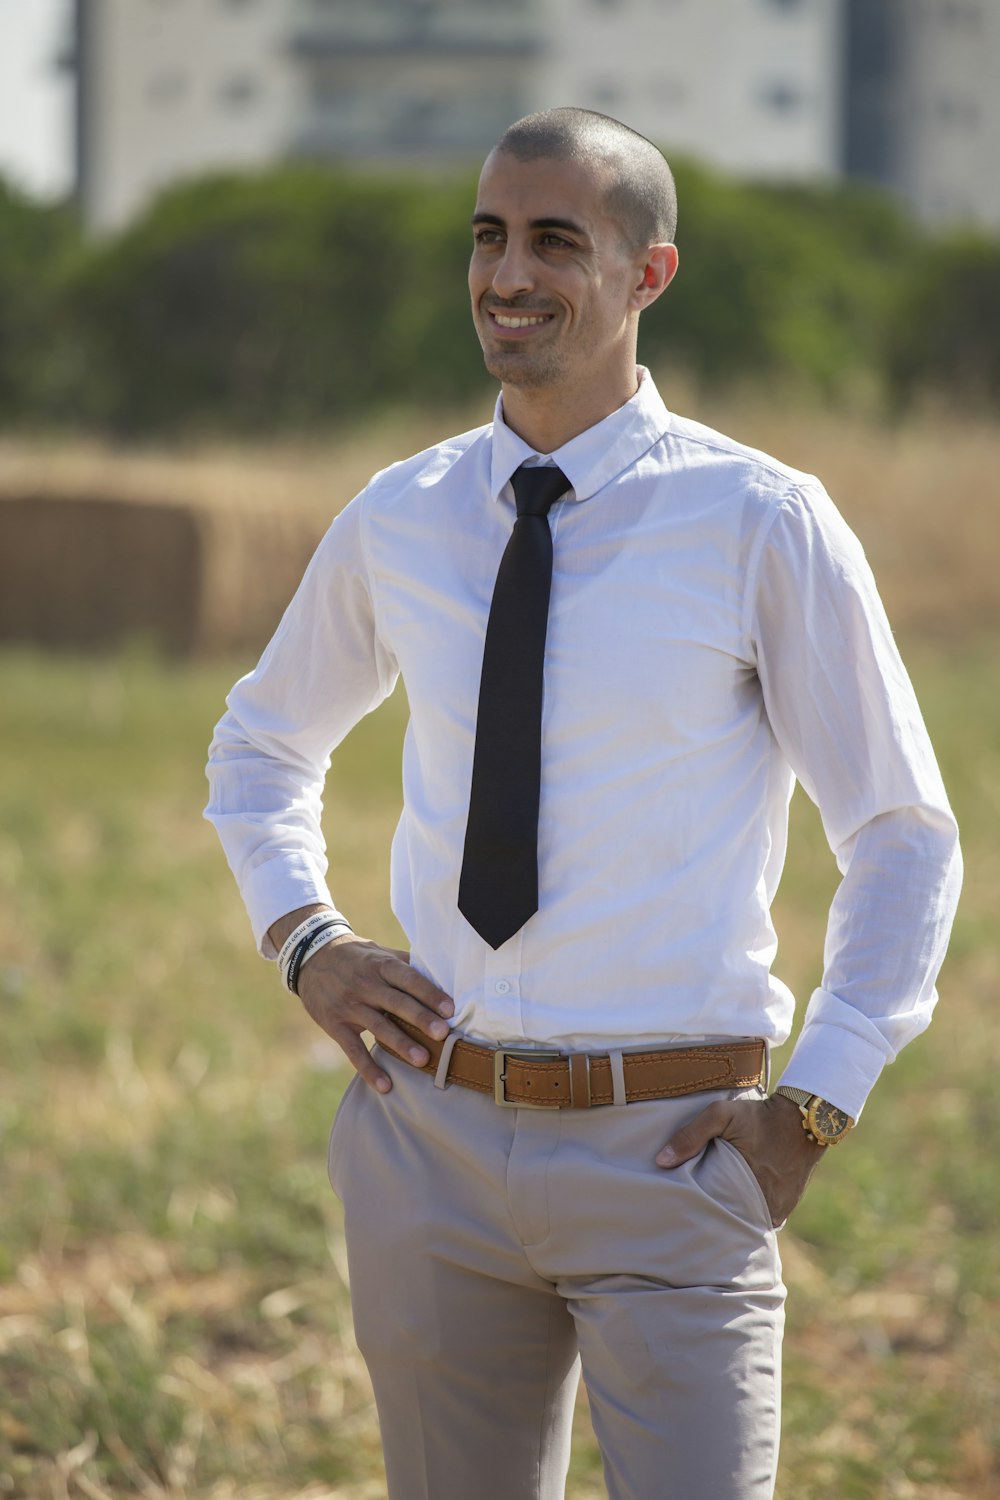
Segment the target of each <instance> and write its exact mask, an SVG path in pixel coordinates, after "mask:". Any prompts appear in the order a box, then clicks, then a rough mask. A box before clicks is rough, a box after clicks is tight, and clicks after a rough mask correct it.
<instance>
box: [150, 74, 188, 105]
mask: <svg viewBox="0 0 1000 1500" xmlns="http://www.w3.org/2000/svg"><path fill="white" fill-rule="evenodd" d="M186 92H187V79H186V78H185V77H184V74H183V73H181V72H178V70H177V69H176V68H172V69H171V70H170V71H169V72H165V73H154V75H153V77H152V78H151V79H150V80H149V83H148V85H147V87H146V95H147V97H148V99H149V101H150V103H151V104H163V105H168V104H176V103H177V101H178V100H179V99H182V98H183V97H184V95H185V94H186Z"/></svg>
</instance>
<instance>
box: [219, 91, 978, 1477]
mask: <svg viewBox="0 0 1000 1500" xmlns="http://www.w3.org/2000/svg"><path fill="white" fill-rule="evenodd" d="M675 216H676V210H675V199H674V190H673V182H672V179H671V176H670V172H669V169H668V168H667V165H666V163H665V162H664V161H663V158H662V157H661V156H660V154H659V152H658V151H656V149H655V148H654V147H653V146H652V145H651V144H650V143H649V142H648V141H646V140H645V139H644V138H642V137H641V136H637V135H636V134H635V133H634V132H632V131H630V130H629V129H628V128H627V127H626V126H624V125H621V124H619V123H618V122H616V121H613V120H609V119H607V118H606V117H604V116H601V115H595V114H592V113H589V112H586V111H582V110H574V109H560V110H554V111H548V112H545V113H543V114H540V115H534V116H529V117H528V118H527V119H525V120H522V121H519V122H518V123H517V124H515V125H513V126H512V127H511V128H510V129H509V130H508V131H507V132H506V133H505V135H504V136H503V137H502V138H501V140H500V142H499V144H498V145H497V147H496V149H495V150H494V151H493V152H492V153H491V155H490V156H489V158H488V159H487V162H486V165H485V167H484V169H483V173H482V177H481V180H480V184H479V194H478V199H477V203H476V209H475V214H474V217H473V233H474V245H473V251H472V259H471V264H470V270H469V285H470V290H471V296H472V312H473V319H474V322H475V327H476V332H477V333H478V336H479V338H480V341H481V343H482V346H483V352H484V357H485V361H486V365H487V368H488V369H489V370H490V372H491V373H492V374H493V375H495V376H496V377H497V378H498V379H499V380H500V382H501V387H502V390H501V396H500V399H499V401H498V404H497V410H496V416H495V420H494V422H493V423H492V424H491V425H489V426H487V427H483V428H480V429H478V430H476V431H474V432H469V433H465V434H463V435H462V436H460V437H457V438H453V439H451V440H450V441H447V442H444V443H442V444H440V445H439V446H437V447H435V448H433V449H431V450H429V451H428V452H426V453H422V454H419V455H418V456H417V457H415V458H413V459H410V460H408V461H406V462H404V463H401V464H397V465H395V466H393V467H392V468H390V469H388V470H386V471H384V472H383V473H382V474H379V475H377V476H376V477H375V479H373V480H372V482H371V484H370V485H369V486H368V488H367V489H366V490H365V491H364V492H363V493H362V494H361V495H360V496H359V497H358V498H357V499H356V500H355V501H354V502H352V504H351V505H349V506H348V507H347V508H346V510H345V511H344V512H343V513H342V514H341V515H340V516H338V517H337V519H336V520H335V521H334V523H333V525H332V527H331V528H330V531H329V533H328V534H327V537H326V539H325V540H324V542H323V543H322V544H321V546H320V548H319V550H318V552H317V554H316V557H315V558H314V560H313V562H312V564H311V565H310V568H309V569H308V571H307V573H306V576H305V578H304V580H303V583H302V585H301V588H300V589H299V592H298V593H297V595H296V597H295V599H294V601H293V602H292V604H291V606H290V608H289V610H288V612H287V613H286V615H285V618H284V619H283V621H282V623H281V625H280V627H279V629H278V631H277V634H276V635H275V637H274V639H273V641H272V642H271V644H270V646H269V647H268V649H267V651H266V653H265V655H264V657H263V659H262V661H261V662H260V664H259V666H258V668H257V669H256V671H255V672H253V673H251V674H250V675H249V676H248V677H246V678H244V679H243V680H242V681H241V682H240V683H238V684H237V686H236V688H235V689H234V691H233V693H232V694H231V696H230V699H229V712H228V713H227V715H226V716H225V718H224V719H223V720H222V722H221V723H220V725H219V727H218V730H217V733H216V739H215V742H214V745H213V749H212V752H211V760H210V767H209V774H210V779H211V783H212V800H211V803H210V805H209V808H208V813H207V815H208V816H209V817H210V818H211V819H212V820H213V821H214V822H215V824H216V826H217V827H218V829H219V832H220V834H221V836H222V839H223V843H224V844H225V847H226V850H227V854H228V857H229V859H230V862H231V864H232V866H233V869H234V871H235V873H236V875H237V878H238V879H239V881H240V885H241V888H242V891H243V895H244V898H245V900H246V902H247V906H248V909H249V912H250V915H251V919H252V922H253V926H254V929H255V932H256V935H257V939H258V942H259V944H260V948H261V951H262V952H263V953H264V954H265V956H268V957H272V958H273V957H274V956H275V955H276V954H277V955H278V956H279V959H280V962H281V966H282V970H283V972H284V973H285V977H286V980H287V981H288V982H289V984H290V986H291V987H292V988H297V990H298V992H299V994H300V995H301V998H302V1001H303V1003H304V1005H305V1007H306V1009H307V1010H308V1012H309V1014H310V1015H311V1016H312V1017H313V1018H314V1019H315V1020H316V1021H317V1022H318V1024H319V1025H320V1026H321V1027H322V1028H323V1029H324V1030H325V1031H326V1032H327V1033H328V1034H329V1035H330V1036H331V1037H333V1039H334V1040H335V1041H336V1042H338V1043H339V1044H340V1046H341V1047H342V1048H343V1050H344V1052H345V1053H346V1055H347V1057H348V1059H349V1060H350V1062H351V1063H352V1065H353V1066H354V1068H355V1069H356V1077H355V1079H354V1080H353V1081H352V1084H351V1085H350V1087H349V1089H348V1091H347V1094H346V1096H345V1099H344V1102H343V1104H342V1106H341V1109H340V1111H339V1112H338V1116H337V1120H336V1122H335V1126H334V1129H333V1132H332V1134H331V1141H330V1173H331V1180H332V1181H333V1182H334V1184H335V1186H336V1189H337V1191H338V1192H339V1194H340V1196H341V1197H342V1199H343V1202H344V1210H345V1230H346V1235H347V1244H348V1254H349V1260H350V1268H351V1286H352V1298H353V1303H354V1313H355V1323H356V1328H357V1334H358V1341H359V1345H360V1347H361V1349H362V1352H363V1354H364V1356H365V1358H366V1360H367V1363H368V1366H369V1370H370V1372H371V1376H372V1382H373V1386H374V1389H375V1395H376V1400H377V1404H378V1410H379V1418H380V1423H381V1427H382V1436H383V1444H384V1448H385V1458H386V1469H387V1475H388V1484H389V1493H390V1495H391V1496H392V1497H393V1500H415V1497H432V1500H469V1497H471V1496H474V1495H475V1496H477V1497H481V1500H493V1497H496V1500H521V1497H529V1496H530V1497H544V1500H552V1497H556V1496H559V1495H561V1494H562V1492H563V1485H564V1480H565V1472H566V1463H567V1457H568V1443H569V1427H570V1419H571V1413H572V1405H573V1397H574V1391H575V1387H576V1380H577V1371H578V1368H579V1361H580V1360H582V1366H583V1374H584V1378H585V1380H586V1383H587V1387H588V1394H589V1399H590V1405H591V1411H592V1416H593V1422H594V1428H595V1431H596V1434H597V1438H598V1441H599V1443H600V1445H601V1449H602V1453H603V1457H604V1464H605V1474H606V1478H607V1484H608V1489H609V1493H610V1494H611V1495H612V1496H613V1497H616V1500H624V1497H628V1500H652V1497H662V1496H673V1497H680V1500H737V1497H738V1500H748V1497H754V1500H758V1497H763V1496H766V1495H770V1494H771V1493H772V1492H773V1484H774V1469H775V1464H776V1457H777V1444H778V1427H779V1347H780V1338H781V1326H782V1315H783V1298H784V1288H783V1286H782V1284H781V1275H780V1264H779V1259H778V1253H777V1248H776V1243H775V1227H776V1226H779V1225H780V1224H781V1223H782V1221H783V1220H784V1219H785V1218H786V1217H787V1215H788V1214H789V1213H790V1212H791V1210H792V1209H793V1208H794V1206H795V1204H796V1202H797V1201H798V1199H799V1198H800V1196H801V1194H802V1192H803V1189H804V1188H805V1185H806V1182H807V1179H808V1178H809V1175H810V1173H811V1172H812V1171H813V1169H814V1167H815V1166H816V1164H817V1163H818V1162H819V1160H820V1159H821V1158H822V1156H823V1154H824V1151H825V1150H827V1149H828V1143H831V1142H835V1141H837V1140H838V1139H839V1138H840V1137H842V1136H843V1135H844V1134H846V1132H847V1130H848V1129H849V1128H850V1126H851V1124H852V1123H853V1121H854V1120H855V1119H856V1118H857V1116H858V1115H859V1114H860V1112H861V1108H862V1105H863V1103H864V1101H865V1098H866V1096H867V1094H868V1092H869V1090H870V1088H871V1086H872V1084H873V1083H874V1082H875V1080H876V1078H877V1076H878V1074H879V1072H880V1070H881V1068H882V1066H883V1065H884V1064H885V1063H886V1062H888V1061H891V1060H892V1058H893V1057H894V1055H895V1053H896V1051H897V1050H898V1049H899V1047H900V1046H902V1045H903V1044H904V1043H905V1042H906V1041H907V1040H908V1039H910V1038H911V1037H912V1036H913V1035H915V1034H916V1033H917V1032H918V1031H920V1030H921V1029H922V1028H923V1027H924V1026H925V1025H926V1023H927V1022H928V1020H929V1017H930V1012H931V1009H932V1006H933V1003H934V998H935V995H934V981H935V977H936V973H937V970H938V967H939V965H940V962H941V959H942V956H943V952H944V947H945V943H946V940H947V933H948V929H949V926H950V921H951V917H952V913H953V909H954V904H955V900H956V897H957V890H958V884H959V878H960V876H959V870H960V866H959V856H958V852H957V842H956V832H955V826H954V821H953V819H952V817H951V814H950V811H949V809H948V804H947V800H946V797H945V793H944V790H943V787H942V785H941V781H940V777H939V775H938V772H937V768H936V765H935V762H934V758H933V754H932V752H931V749H930V746H929V744H928V741H927V737H926V733H925V730H924V728H923V724H922V722H921V719H920V714H919V711H918V709H917V706H916V703H915V700H914V698H913V694H912V690H911V688H910V686H909V683H908V680H907V678H906V675H905V672H904V671H903V668H902V665H901V663H900V661H899V659H898V656H897V654H896V650H895V647H894V644H893V641H892V637H891V634H890V632H889V629H888V626H887V624H886V621H885V617H884V614H883V612H882V609H881V606H880V604H879V601H878V597H877V594H876V593H875V589H874V585H873V583H872V580H871V577H870V574H869V572H868V570H867V566H866V564H865V562H864V558H863V555H862V553H861V549H860V547H859V546H858V544H857V542H856V540H855V539H854V537H853V536H852V535H851V533H850V532H849V531H848V530H847V528H846V526H845V525H844V523H843V521H842V520H841V519H840V518H839V516H838V515H837V513H836V511H835V510H834V508H833V506H832V504H831V502H830V501H829V499H828V498H827V497H826V495H825V493H824V491H823V489H822V487H821V486H820V484H819V483H818V481H817V480H815V479H814V478H812V477H811V476H809V475H806V474H802V473H799V472H797V471H795V470H792V469H790V468H788V467H787V466H786V465H783V464H781V463H778V462H777V461H775V460H773V459H770V458H767V457H766V456H765V455H763V454H760V453H756V452H753V451H751V450H749V449H746V448H744V447H741V446H740V445H738V444H736V443H734V442H732V441H730V440H728V439H727V438H724V437H722V436H721V435H719V434H717V433H713V432H711V431H709V430H708V429H706V428H704V427H701V426H699V425H698V424H696V423H693V422H690V421H686V420H684V419H682V418H680V417H677V416H675V415H673V414H671V413H670V412H668V411H667V409H666V408H665V407H664V405H663V403H662V402H661V400H660V397H659V395H658V394H657V392H656V389H655V388H654V385H653V382H652V380H651V378H650V377H649V375H648V374H647V373H646V372H644V371H642V370H637V367H636V334H637V327H638V322H639V317H640V314H641V313H642V312H643V310H644V309H645V308H646V307H648V306H650V305H651V303H653V302H654V301H655V300H656V299H657V298H658V297H659V296H660V295H661V294H662V293H663V292H664V291H665V289H666V288H667V286H668V285H669V283H670V281H671V279H672V278H673V275H674V273H675V271H676V269H677V251H676V249H675V248H674V245H673V237H674V226H675ZM515 504H516V510H517V519H516V522H515ZM487 621H489V630H488V631H487ZM400 672H401V673H402V675H403V678H404V680H405V682H406V687H407V691H408V696H409V703H410V710H411V719H410V724H409V727H408V730H407V736H406V744H405V748H404V755H403V801H404V805H403V812H402V817H401V820H400V824H399V828H398V831H397V834H396V838H395V840H394V844H393V861H392V897H393V907H394V910H395V912H396V914H397V915H398V917H399V920H400V922H401V924H402V926H403V928H404V930H405V931H406V933H407V935H408V938H409V940H410V944H411V951H410V953H409V954H408V955H407V954H405V953H398V952H395V951H392V950H388V949H385V948H383V947H381V946H380V945H379V944H378V943H377V942H374V941H371V940H369V939H367V938H362V937H359V936H356V935H355V934H353V933H352V932H351V931H350V930H349V929H348V928H347V924H346V921H345V919H343V918H341V917H340V916H339V914H337V913H336V912H335V910H334V909H333V902H332V899H331V896H330V894H329V892H328V891H327V889H326V885H325V883H324V872H325V868H326V865H325V859H324V852H323V843H322V838H321V835H320V829H319V814H320V798H321V790H322V785H323V780H324V776H325V773H326V770H327V767H328V764H329V760H328V757H329V754H330V752H331V750H332V749H333V748H334V747H335V746H336V744H337V743H338V742H339V741H340V739H341V738H342V737H343V736H344V735H345V734H346V733H347V731H348V730H349V729H350V728H351V727H352V725H353V724H354V723H355V722H356V721H357V720H358V719H359V718H360V717H361V716H362V715H363V714H365V713H367V712H368V711H369V710H370V709H372V708H374V707H375V706H376V705H377V704H378V703H379V702H380V701H381V700H382V699H383V698H384V697H385V696H386V695H387V694H388V693H389V692H390V691H391V689H392V687H393V685H394V683H395V681H396V678H397V675H398V674H399V673H400ZM796 776H797V777H798V778H799V779H800V780H801V781H802V783H803V785H804V786H805V787H806V789H807V791H808V792H809V794H810V796H812V797H813V798H814V799H815V800H816V801H817V803H818V805H819V807H820V809H821V812H822V815H823V819H824V824H825V828H826V832H827V834H828V836H829V840H830V843H831V846H832V848H833V849H834V851H835V853H836V857H837V860H838V863H839V865H840V869H841V871H842V874H843V880H842V883H841V886H840V888H839V891H838V893H837V896H836V897H835V900H834V903H833V908H832V911H831V916H830V928H829V935H828V941H827V948H826V968H825V973H824V978H823V984H822V987H821V988H820V989H818V990H817V991H816V992H815V994H814V995H813V997H812V999H811V1001H810V1004H809V1007H808V1009H807V1012H806V1016H805V1023H804V1026H803V1030H802V1034H801V1038H800V1040H799V1042H798V1044H797V1046H796V1048H795V1050H794V1052H793V1055H792V1058H791V1060H790V1062H789V1064H788V1067H787V1070H786V1072H785V1075H784V1080H783V1086H784V1087H786V1088H787V1089H789V1090H790V1093H789V1094H785V1095H782V1094H778V1095H774V1096H772V1097H771V1098H768V1097H767V1095H766V1093H765V1090H764V1087H763V1083H764V1080H765V1077H766V1063H765V1053H766V1051H767V1049H768V1048H769V1047H770V1046H771V1045H773V1044H775V1043H780V1042H781V1041H783V1040H784V1039H785V1038H786V1037H787V1035H788V1032H789V1029H790V1024H791V1017H792V1010H793V1001H792V997H791V996H790V994H789V993H788V992H787V990H786V989H785V988H784V986H782V984H781V983H780V982H779V981H778V980H776V979H775V978H773V976H771V974H770V964H771V960H772V958H773V956H774V951H775V940H774V934H773V929H772V927H771V923H770V917H769V907H770V902H771V898H772V896H773V894H774V890H775V888H776V885H777V882H778V878H779V874H780V870H781V866H782V863H783V859H784V853H785V836H786V827H787V805H788V799H789V796H790V794H791V790H792V787H793V784H794V779H795V777H796ZM365 1032H369V1033H371V1035H372V1036H373V1037H374V1038H375V1040H376V1042H377V1043H378V1047H377V1049H376V1051H375V1052H374V1054H372V1053H370V1052H369V1051H368V1050H367V1048H366V1046H365V1044H364V1042H363V1040H362V1035H363V1033H365ZM531 1106H535V1107H531Z"/></svg>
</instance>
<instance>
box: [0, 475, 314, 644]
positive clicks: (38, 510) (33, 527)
mask: <svg viewBox="0 0 1000 1500" xmlns="http://www.w3.org/2000/svg"><path fill="white" fill-rule="evenodd" d="M322 530H323V525H322V522H321V521H320V520H319V519H318V518H317V517H316V516H315V515H312V514H310V513H309V512H308V511H293V512H292V511H284V512H276V511H273V510H271V509H269V508H265V507H262V506H244V505H240V506H236V505H235V504H233V505H220V504H214V505H208V504H189V503H185V502H180V501H177V500H174V499H171V498H169V497H165V498H163V499H159V500H158V499H153V498H147V497H144V498H142V499H139V500H127V499H123V498H112V497H107V496H102V495H97V494H88V493H83V492H81V493H77V494H75V495H67V494H65V493H64V494H58V495H51V494H44V493H34V494H22V495H14V494H10V493H8V494H7V495H5V496H4V497H3V498H0V640H6V641H21V642H31V643H34V644H38V645H44V646H58V647H73V648H79V649H92V648H106V647H111V646H116V645H120V644H122V643H123V642H124V641H126V640H128V639H130V638H134V637H136V636H141V637H144V638H146V639H149V640H152V641H154V642H155V643H156V644H157V645H158V646H159V647H161V648H162V649H163V650H165V651H167V652H169V653H170V654H172V655H177V656H185V657H187V656H204V655H210V654H219V653H223V652H234V651H246V650H247V649H250V650H252V651H257V650H259V649H260V648H261V647H262V646H263V645H264V643H265V642H266V640H267V639H268V636H269V635H270V633H271V631H272V630H273V629H274V626H275V625H276V624H277V621H278V619H279V618H280V615H281V611H282V609H283V608H284V606H285V604H286V603H287V602H288V599H289V598H290V597H291V594H292V592H293V591H294V589H295V587H296V585H297V584H298V581H299V579H300V578H301V576H302V572H303V569H304V568H305V565H306V563H307V562H308V560H309V557H310V556H311V554H312V551H313V549H314V548H315V546H316V543H317V541H318V540H319V537H320V535H321V533H322Z"/></svg>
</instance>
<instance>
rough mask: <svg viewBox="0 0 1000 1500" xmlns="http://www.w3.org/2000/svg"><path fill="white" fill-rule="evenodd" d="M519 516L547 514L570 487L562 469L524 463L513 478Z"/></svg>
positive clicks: (512, 482)
mask: <svg viewBox="0 0 1000 1500" xmlns="http://www.w3.org/2000/svg"><path fill="white" fill-rule="evenodd" d="M510 482H511V484H512V486H513V488H514V499H515V500H516V501H517V514H518V516H546V515H548V513H549V507H550V506H552V505H553V504H554V503H555V502H556V501H557V500H558V499H559V496H560V495H564V494H565V493H566V491H567V490H568V489H569V488H570V483H569V480H568V479H567V478H566V475H565V474H564V473H563V471H562V469H557V468H554V467H553V466H552V465H547V466H545V467H544V468H539V467H538V466H533V467H531V468H528V467H527V465H525V464H522V465H521V467H520V468H519V469H518V470H517V471H516V472H515V474H514V475H513V477H512V478H511V481H510Z"/></svg>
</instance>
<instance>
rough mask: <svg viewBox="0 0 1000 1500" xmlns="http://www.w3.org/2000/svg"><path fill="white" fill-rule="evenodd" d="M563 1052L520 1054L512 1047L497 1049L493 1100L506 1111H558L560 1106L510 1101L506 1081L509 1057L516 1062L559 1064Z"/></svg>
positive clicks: (494, 1057) (495, 1051)
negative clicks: (505, 1070)
mask: <svg viewBox="0 0 1000 1500" xmlns="http://www.w3.org/2000/svg"><path fill="white" fill-rule="evenodd" d="M562 1055H563V1054H562V1053H561V1052H542V1051H538V1052H531V1051H528V1052H523V1051H522V1052H519V1051H517V1050H515V1049H514V1048H511V1047H497V1048H496V1049H495V1050H494V1053H493V1098H494V1099H495V1100H496V1102H497V1104H499V1105H501V1106H502V1107H503V1108H504V1109H558V1108H559V1105H558V1104H527V1103H522V1102H521V1101H520V1100H519V1099H508V1098H507V1090H506V1086H505V1080H506V1077H507V1074H506V1073H505V1072H504V1069H505V1068H506V1066H507V1059H508V1057H512V1058H514V1060H515V1061H516V1062H558V1061H559V1060H560V1058H561V1057H562Z"/></svg>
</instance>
